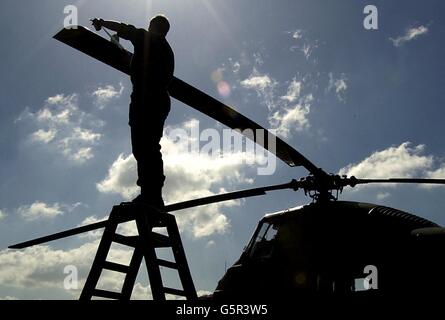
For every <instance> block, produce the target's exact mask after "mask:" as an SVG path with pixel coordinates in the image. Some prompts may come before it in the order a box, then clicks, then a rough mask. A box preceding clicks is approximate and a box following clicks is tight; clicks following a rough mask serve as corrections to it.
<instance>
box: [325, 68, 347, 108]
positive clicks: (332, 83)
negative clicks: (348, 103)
mask: <svg viewBox="0 0 445 320" xmlns="http://www.w3.org/2000/svg"><path fill="white" fill-rule="evenodd" d="M346 81H347V79H346V76H345V75H344V74H341V75H340V77H339V78H334V75H333V74H332V72H330V73H329V84H328V88H327V91H331V90H334V92H335V94H336V95H337V98H338V100H340V101H345V97H344V95H345V93H346V90H347V89H348V84H347V82H346Z"/></svg>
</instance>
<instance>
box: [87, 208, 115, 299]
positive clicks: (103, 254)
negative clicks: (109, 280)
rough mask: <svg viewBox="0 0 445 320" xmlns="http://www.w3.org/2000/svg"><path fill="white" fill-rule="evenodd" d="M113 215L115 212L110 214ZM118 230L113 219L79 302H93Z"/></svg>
mask: <svg viewBox="0 0 445 320" xmlns="http://www.w3.org/2000/svg"><path fill="white" fill-rule="evenodd" d="M112 214H113V212H112V213H111V214H110V217H111V215H112ZM116 228H117V223H115V222H114V221H113V220H112V219H110V220H109V222H108V224H107V226H106V227H105V230H104V233H103V234H102V239H101V240H100V243H99V247H98V248H97V253H96V256H95V258H94V261H93V265H92V266H91V270H90V273H89V274H88V277H87V280H86V282H85V285H84V287H83V289H82V293H81V294H80V298H79V300H91V297H92V296H93V291H94V289H95V288H96V285H97V283H98V281H99V278H100V274H101V272H102V269H103V263H104V262H105V260H106V259H107V255H108V251H109V250H110V247H111V242H112V237H113V234H114V233H115V231H116Z"/></svg>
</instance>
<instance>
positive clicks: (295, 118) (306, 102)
mask: <svg viewBox="0 0 445 320" xmlns="http://www.w3.org/2000/svg"><path fill="white" fill-rule="evenodd" d="M313 99H314V98H313V96H312V94H308V95H306V96H304V97H302V98H300V99H299V101H298V103H297V104H295V105H294V106H290V107H287V106H286V107H283V108H281V110H280V111H276V112H275V113H273V114H272V115H271V116H270V117H269V122H270V124H271V125H272V127H273V128H274V129H276V130H277V134H278V135H279V136H281V137H283V138H288V137H290V135H291V132H292V131H293V130H294V131H302V130H304V129H306V128H308V127H309V126H310V124H309V120H308V118H307V116H308V114H309V113H310V108H311V103H312V101H313Z"/></svg>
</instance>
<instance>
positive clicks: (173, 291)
mask: <svg viewBox="0 0 445 320" xmlns="http://www.w3.org/2000/svg"><path fill="white" fill-rule="evenodd" d="M162 290H163V291H164V292H165V293H169V294H173V295H175V296H182V297H186V296H187V293H185V291H184V290H179V289H173V288H167V287H164V288H163V289H162Z"/></svg>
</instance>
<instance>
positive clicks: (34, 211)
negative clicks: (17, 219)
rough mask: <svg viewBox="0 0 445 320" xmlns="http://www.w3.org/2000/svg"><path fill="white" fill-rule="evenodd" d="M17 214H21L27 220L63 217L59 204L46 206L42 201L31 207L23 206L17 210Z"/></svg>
mask: <svg viewBox="0 0 445 320" xmlns="http://www.w3.org/2000/svg"><path fill="white" fill-rule="evenodd" d="M17 213H18V214H20V215H21V216H22V217H23V218H25V219H26V220H29V221H31V220H37V219H40V218H54V217H56V216H59V215H62V214H63V211H62V210H61V208H60V205H59V204H58V203H54V204H53V205H50V204H46V203H44V202H41V201H36V202H34V203H33V204H31V205H23V206H20V207H19V208H18V209H17Z"/></svg>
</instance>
